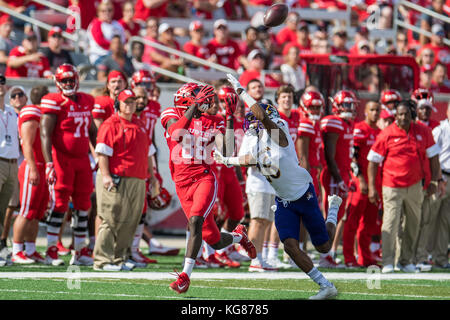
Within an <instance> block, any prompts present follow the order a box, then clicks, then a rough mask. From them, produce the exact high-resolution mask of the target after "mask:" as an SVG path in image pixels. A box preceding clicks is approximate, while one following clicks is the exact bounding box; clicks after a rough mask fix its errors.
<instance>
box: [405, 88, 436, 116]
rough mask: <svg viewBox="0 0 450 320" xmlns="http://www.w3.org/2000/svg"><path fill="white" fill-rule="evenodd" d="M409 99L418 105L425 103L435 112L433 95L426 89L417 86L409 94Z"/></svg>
mask: <svg viewBox="0 0 450 320" xmlns="http://www.w3.org/2000/svg"><path fill="white" fill-rule="evenodd" d="M411 100H413V101H415V102H416V103H417V106H418V107H419V106H422V105H425V106H427V107H430V108H431V109H433V111H434V112H437V109H436V108H435V106H434V95H433V93H432V92H431V91H430V90H428V89H423V88H419V89H416V90H414V91H413V93H412V94H411Z"/></svg>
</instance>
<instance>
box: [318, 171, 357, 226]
mask: <svg viewBox="0 0 450 320" xmlns="http://www.w3.org/2000/svg"><path fill="white" fill-rule="evenodd" d="M342 180H343V181H344V182H345V184H346V185H347V187H348V186H349V182H350V177H348V175H347V174H343V175H342ZM320 183H321V185H322V188H324V190H325V194H324V197H323V199H322V204H323V210H324V211H325V216H328V196H331V195H333V194H336V195H338V196H340V197H341V198H342V204H341V206H340V207H339V212H338V216H337V222H339V221H341V219H342V217H343V216H344V213H345V207H346V203H347V197H345V196H343V195H342V194H340V193H339V190H338V187H337V183H336V181H334V178H333V177H332V176H331V175H330V172H329V171H328V168H327V167H325V168H324V169H323V170H322V172H321V173H320Z"/></svg>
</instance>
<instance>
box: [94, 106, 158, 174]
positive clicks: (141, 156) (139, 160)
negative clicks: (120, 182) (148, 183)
mask: <svg viewBox="0 0 450 320" xmlns="http://www.w3.org/2000/svg"><path fill="white" fill-rule="evenodd" d="M149 147H150V140H149V139H148V135H147V132H146V130H145V128H144V124H143V123H142V121H141V120H139V118H138V117H136V116H135V115H133V118H132V119H131V121H128V120H126V119H123V118H121V117H119V115H118V114H114V115H113V116H112V117H109V118H108V119H107V120H106V121H105V122H104V123H103V124H102V125H101V127H100V129H99V130H98V135H97V146H96V147H95V151H98V152H100V153H102V154H105V155H107V156H108V157H109V171H110V172H111V173H112V174H117V175H119V176H123V177H134V178H138V179H146V178H147V175H148V153H149Z"/></svg>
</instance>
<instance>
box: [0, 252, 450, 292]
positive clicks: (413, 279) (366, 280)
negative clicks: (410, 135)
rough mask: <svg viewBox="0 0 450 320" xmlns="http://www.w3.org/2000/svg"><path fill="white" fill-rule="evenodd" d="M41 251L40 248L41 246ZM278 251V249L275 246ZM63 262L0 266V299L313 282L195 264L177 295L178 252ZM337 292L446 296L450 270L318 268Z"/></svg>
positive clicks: (260, 288)
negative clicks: (128, 267)
mask: <svg viewBox="0 0 450 320" xmlns="http://www.w3.org/2000/svg"><path fill="white" fill-rule="evenodd" d="M40 249H41V250H43V248H40ZM280 254H281V251H280ZM62 258H63V259H64V260H65V262H66V265H65V266H60V267H53V266H46V265H26V266H18V265H12V266H5V267H0V300H180V299H181V300H183V299H186V300H228V299H231V300H294V299H295V300H297V299H307V298H308V297H309V296H311V295H313V294H315V293H316V292H317V291H318V286H317V285H316V284H315V283H313V282H312V281H311V280H309V278H308V277H307V276H306V275H305V274H304V273H303V272H302V271H301V270H299V269H290V270H283V271H279V272H270V273H257V274H255V273H249V272H248V271H247V269H248V265H249V262H244V263H243V264H242V266H241V268H239V269H227V268H218V269H194V272H193V274H192V277H191V286H190V288H189V291H188V292H186V293H185V294H182V295H179V294H177V293H175V292H173V291H172V290H170V289H169V287H168V286H169V284H170V283H171V282H172V281H173V280H174V279H175V274H174V269H177V270H179V271H181V269H182V267H181V263H182V261H183V255H182V253H180V254H179V255H178V256H176V257H162V256H152V258H155V259H157V260H158V263H157V264H151V265H149V266H147V268H144V269H135V270H133V271H131V272H114V273H113V272H102V271H93V269H92V268H91V267H74V266H69V265H68V263H69V259H70V256H65V257H62ZM319 270H321V271H322V272H323V273H324V275H325V276H326V277H327V278H328V279H329V280H330V281H332V282H333V283H334V284H335V285H336V287H337V289H338V291H339V295H338V297H337V299H338V300H430V299H431V300H450V272H448V271H447V272H445V271H441V270H439V271H434V270H433V271H432V272H428V273H419V274H406V273H401V272H395V273H393V274H389V275H384V274H380V273H379V272H378V271H379V270H377V269H370V270H369V271H368V270H366V269H354V270H345V269H340V270H332V269H322V268H319Z"/></svg>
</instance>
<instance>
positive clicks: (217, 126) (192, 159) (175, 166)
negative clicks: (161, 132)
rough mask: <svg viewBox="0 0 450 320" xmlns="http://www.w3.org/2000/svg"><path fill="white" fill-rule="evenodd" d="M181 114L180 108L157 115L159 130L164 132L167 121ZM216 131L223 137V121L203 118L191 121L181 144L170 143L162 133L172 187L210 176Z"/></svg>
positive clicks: (203, 116) (172, 141)
mask: <svg viewBox="0 0 450 320" xmlns="http://www.w3.org/2000/svg"><path fill="white" fill-rule="evenodd" d="M183 114H184V110H182V109H180V108H167V109H166V110H164V111H163V112H162V113H161V124H162V126H163V127H164V128H166V125H167V123H168V121H169V120H171V119H175V120H178V119H180V118H181V117H183ZM217 130H218V131H220V132H221V133H222V134H225V122H224V120H223V118H222V117H219V116H211V115H205V114H203V115H202V116H201V117H200V118H199V119H192V121H191V123H190V124H189V127H188V128H187V132H186V133H185V134H183V135H182V137H183V138H182V140H181V141H176V140H175V139H172V138H171V136H170V135H169V133H168V132H167V130H166V132H165V137H166V140H167V145H168V146H169V150H170V162H169V168H170V172H171V174H172V179H173V181H174V182H175V183H181V184H183V182H185V181H189V183H192V180H191V179H190V178H192V177H194V176H196V175H200V174H204V173H208V172H211V164H213V163H214V159H213V158H212V151H213V148H214V145H215V144H214V136H215V134H216V133H217Z"/></svg>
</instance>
